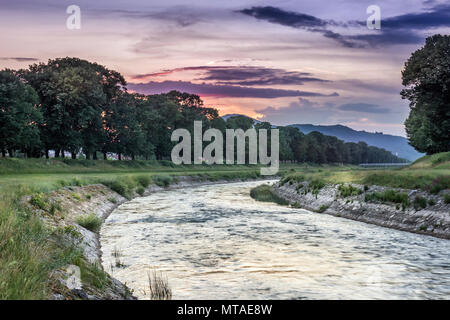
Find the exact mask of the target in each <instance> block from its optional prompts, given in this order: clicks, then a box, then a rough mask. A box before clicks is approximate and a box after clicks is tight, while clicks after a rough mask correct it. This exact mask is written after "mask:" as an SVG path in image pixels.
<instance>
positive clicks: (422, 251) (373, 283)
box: [101, 182, 450, 299]
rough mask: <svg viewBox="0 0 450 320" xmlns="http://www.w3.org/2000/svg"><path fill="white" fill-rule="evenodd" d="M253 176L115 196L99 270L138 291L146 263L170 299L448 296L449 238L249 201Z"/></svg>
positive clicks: (142, 288)
mask: <svg viewBox="0 0 450 320" xmlns="http://www.w3.org/2000/svg"><path fill="white" fill-rule="evenodd" d="M261 183H262V182H242V183H229V184H216V185H208V186H200V187H193V188H185V189H178V190H171V191H164V192H158V193H155V194H152V195H150V196H148V197H145V198H137V199H135V200H132V201H130V202H128V203H125V204H123V205H122V206H120V207H119V208H117V209H116V210H115V211H114V212H113V213H112V214H111V215H110V216H109V218H108V219H107V221H106V223H105V224H104V225H103V228H102V230H101V243H102V251H103V264H104V267H105V269H106V270H108V271H110V272H112V274H113V276H115V277H116V278H118V279H119V280H121V281H122V282H126V283H127V285H128V286H129V287H131V288H132V289H134V292H135V294H136V295H137V296H138V297H139V298H143V299H145V298H149V297H148V294H145V293H144V292H147V291H148V273H149V272H150V270H157V271H158V272H161V273H162V274H163V275H164V276H165V277H167V279H168V282H169V284H170V286H171V288H172V291H173V299H383V298H387V299H425V298H436V299H444V298H446V299H449V298H450V241H449V240H443V239H437V238H433V237H429V236H423V235H418V234H412V233H407V232H402V231H397V230H393V229H387V228H382V227H378V226H374V225H369V224H364V223H360V222H356V221H352V220H347V219H343V218H338V217H333V216H330V215H326V214H318V213H312V212H309V211H306V210H302V209H294V208H288V207H284V206H279V205H276V204H271V203H262V202H256V201H254V200H253V199H251V198H250V196H249V192H250V189H251V188H252V187H254V186H256V185H259V184H261ZM114 252H116V253H117V252H119V253H120V257H119V258H118V259H119V260H120V263H121V264H123V266H120V267H115V266H114V265H115V262H116V258H115V257H113V255H114ZM111 266H114V267H113V268H111Z"/></svg>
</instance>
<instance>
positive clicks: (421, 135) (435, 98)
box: [401, 35, 450, 154]
mask: <svg viewBox="0 0 450 320" xmlns="http://www.w3.org/2000/svg"><path fill="white" fill-rule="evenodd" d="M402 78H403V85H404V86H405V87H406V88H405V89H403V90H402V92H401V95H402V97H403V98H404V99H408V100H409V101H410V108H411V112H410V114H409V117H408V118H407V119H406V121H405V127H406V133H407V135H408V139H409V143H410V144H411V145H412V146H413V147H414V148H416V149H417V150H418V151H420V152H426V153H427V154H433V153H437V152H445V151H449V150H450V36H442V35H434V36H432V37H429V38H427V40H426V43H425V46H424V47H423V48H421V49H419V50H417V51H415V52H414V53H413V54H412V55H411V57H410V58H409V59H408V61H407V62H406V64H405V68H404V70H403V71H402Z"/></svg>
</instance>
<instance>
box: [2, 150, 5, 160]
mask: <svg viewBox="0 0 450 320" xmlns="http://www.w3.org/2000/svg"><path fill="white" fill-rule="evenodd" d="M2 157H3V158H6V150H5V149H2Z"/></svg>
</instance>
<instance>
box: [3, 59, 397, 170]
mask: <svg viewBox="0 0 450 320" xmlns="http://www.w3.org/2000/svg"><path fill="white" fill-rule="evenodd" d="M126 85H127V84H126V81H125V79H124V78H123V76H122V75H121V74H120V73H118V72H117V71H114V70H109V69H108V68H106V67H104V66H102V65H99V64H97V63H92V62H89V61H86V60H82V59H78V58H58V59H53V60H49V61H48V62H47V63H39V64H33V65H30V66H29V68H28V69H22V70H17V71H15V70H8V69H5V70H3V71H0V150H1V152H2V156H3V157H5V156H6V154H8V155H9V156H10V157H13V156H14V155H15V154H16V153H17V152H20V153H22V154H24V155H25V156H26V157H37V158H39V157H46V158H49V152H50V150H53V151H54V153H55V157H57V158H58V157H64V155H65V152H69V153H70V154H71V157H72V158H73V159H75V158H77V156H78V155H80V154H83V155H84V157H85V158H86V159H94V160H96V159H98V158H99V157H101V156H103V158H104V159H107V155H108V154H116V155H117V156H118V159H119V160H121V159H122V158H123V157H124V156H125V157H127V158H130V159H132V160H134V159H157V160H162V159H170V156H171V150H172V148H173V146H174V145H175V144H176V142H172V141H171V134H172V132H173V130H175V129H178V128H184V129H188V130H189V131H190V132H191V133H192V132H193V124H194V121H195V120H198V121H202V123H203V126H204V129H205V130H206V129H208V128H216V129H219V130H220V131H221V132H222V133H225V130H226V129H238V128H241V129H243V130H247V129H249V128H252V127H253V126H255V127H256V129H262V128H265V129H270V128H271V127H272V126H271V124H270V123H268V122H264V123H258V124H256V125H255V124H254V123H253V120H252V119H250V118H247V117H244V116H238V117H232V118H228V119H227V120H226V121H225V120H224V119H222V118H221V117H220V116H219V113H218V110H217V109H215V108H209V107H205V106H204V104H203V101H202V100H201V99H200V97H199V96H198V95H195V94H189V93H182V92H178V91H171V92H169V93H164V94H154V95H142V94H138V93H130V92H128V91H127V88H126ZM278 129H280V160H282V161H283V160H285V161H298V162H311V163H337V162H339V163H354V164H357V163H361V162H368V163H370V162H402V161H403V160H402V159H399V158H398V157H396V156H394V155H393V154H392V153H390V152H388V151H386V150H384V149H380V148H376V147H372V146H368V145H367V144H365V143H363V142H360V143H344V142H343V141H341V140H339V139H337V138H335V137H330V136H325V135H323V134H321V133H318V132H311V133H310V134H307V135H304V134H303V133H301V132H300V131H299V130H298V129H297V128H293V127H278Z"/></svg>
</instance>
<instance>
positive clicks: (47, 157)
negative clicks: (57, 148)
mask: <svg viewBox="0 0 450 320" xmlns="http://www.w3.org/2000/svg"><path fill="white" fill-rule="evenodd" d="M49 158H50V155H49V154H48V148H45V159H49Z"/></svg>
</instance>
